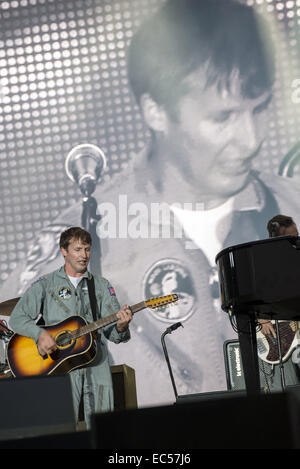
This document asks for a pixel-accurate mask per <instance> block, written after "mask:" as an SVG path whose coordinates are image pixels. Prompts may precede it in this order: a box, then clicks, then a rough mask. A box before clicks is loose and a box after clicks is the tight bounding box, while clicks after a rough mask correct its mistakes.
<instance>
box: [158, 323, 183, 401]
mask: <svg viewBox="0 0 300 469" xmlns="http://www.w3.org/2000/svg"><path fill="white" fill-rule="evenodd" d="M179 325H180V326H182V324H181V323H179ZM182 327H183V326H182ZM173 330H175V329H173ZM171 332H172V326H171V327H168V328H167V330H166V331H165V332H163V334H162V336H161V344H162V348H163V351H164V355H165V359H166V362H167V365H168V369H169V374H170V378H171V381H172V386H173V390H174V394H175V398H176V400H177V397H178V393H177V389H176V385H175V380H174V376H173V372H172V368H171V364H170V360H169V355H168V351H167V347H166V344H165V336H166V335H167V334H171Z"/></svg>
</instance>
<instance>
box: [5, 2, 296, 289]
mask: <svg viewBox="0 0 300 469" xmlns="http://www.w3.org/2000/svg"><path fill="white" fill-rule="evenodd" d="M208 1H209V0H208ZM243 1H246V0H243ZM162 3H163V1H162V0H120V1H117V0H109V1H104V0H66V1H62V0H8V1H2V0H1V2H0V25H1V28H0V81H1V96H0V98H1V99H0V103H1V105H0V110H1V113H0V198H1V199H0V200H1V203H0V217H1V223H0V241H1V244H0V282H2V281H4V280H5V279H6V278H7V277H8V275H9V273H10V272H11V271H12V270H13V269H14V268H15V267H16V265H17V264H18V261H19V260H20V259H21V258H23V257H25V256H26V251H27V250H28V247H29V245H30V242H31V240H32V239H33V237H34V235H35V234H36V233H37V232H38V231H39V230H40V229H41V228H42V227H44V226H46V225H47V224H48V223H49V222H50V221H51V220H53V219H54V218H55V217H56V216H57V215H58V214H59V213H60V212H61V211H62V210H63V209H65V208H66V207H68V206H70V205H72V204H73V203H74V200H78V199H79V198H80V193H79V190H78V188H77V187H76V186H75V185H74V184H73V183H72V182H71V181H70V180H69V179H68V178H67V176H66V174H65V170H64V162H65V158H66V156H67V154H68V152H69V151H70V150H71V149H72V147H73V146H75V145H77V144H79V143H83V142H89V143H94V144H97V145H98V146H100V147H101V148H102V149H103V150H104V152H105V154H106V157H107V162H108V166H107V169H106V174H105V176H104V180H105V179H107V178H109V177H110V176H111V175H112V174H113V173H116V172H120V171H122V170H123V169H125V167H126V164H127V162H128V161H129V160H130V158H131V157H132V155H133V154H134V153H136V152H137V151H139V150H140V149H141V147H142V146H143V144H144V142H145V139H146V138H147V130H146V129H145V127H144V124H143V122H142V120H141V117H140V114H139V112H138V109H137V106H136V104H135V102H134V100H133V97H132V95H131V93H130V90H129V89H128V84H127V74H126V47H127V44H128V42H129V41H130V38H131V36H132V33H133V31H134V30H135V29H136V28H137V27H138V25H139V24H140V22H141V21H142V19H143V18H144V17H146V16H147V15H149V14H151V13H152V12H153V11H154V10H155V9H156V8H157V7H159V6H160V5H161V4H162ZM247 3H249V4H251V5H255V7H256V8H257V9H258V10H259V11H260V12H263V13H264V14H265V15H267V17H268V18H269V20H270V24H271V29H272V35H273V40H274V44H275V46H276V54H277V63H278V67H277V76H278V81H277V83H276V85H275V99H274V101H273V103H272V105H271V113H270V114H271V119H270V121H269V137H268V139H267V141H266V143H265V146H264V148H263V151H262V157H261V158H259V159H257V161H256V166H257V167H258V169H261V170H263V171H267V172H271V173H277V172H278V168H279V165H280V162H281V161H282V159H283V157H284V155H285V154H286V153H287V152H288V151H289V150H290V149H291V148H293V146H294V145H295V144H296V143H297V142H298V141H299V140H300V132H299V130H300V110H299V109H300V102H299V101H300V47H299V30H300V0H295V1H280V2H279V1H276V0H256V1H254V0H249V1H248V2H247ZM298 80H299V82H298ZM298 89H299V91H298ZM298 98H299V100H298ZM299 183H300V179H299Z"/></svg>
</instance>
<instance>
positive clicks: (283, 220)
mask: <svg viewBox="0 0 300 469" xmlns="http://www.w3.org/2000/svg"><path fill="white" fill-rule="evenodd" d="M274 223H278V225H279V226H285V227H286V228H288V227H289V226H292V225H295V222H294V220H293V219H292V217H289V216H287V215H280V214H279V215H275V217H273V218H271V220H269V221H268V224H267V230H268V233H269V236H270V237H271V236H272V234H273V232H274Z"/></svg>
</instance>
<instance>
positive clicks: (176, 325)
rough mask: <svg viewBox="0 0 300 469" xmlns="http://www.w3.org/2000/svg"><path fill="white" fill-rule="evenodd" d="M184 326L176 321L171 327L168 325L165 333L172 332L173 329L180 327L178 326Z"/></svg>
mask: <svg viewBox="0 0 300 469" xmlns="http://www.w3.org/2000/svg"><path fill="white" fill-rule="evenodd" d="M180 326H181V327H183V325H182V324H181V322H176V323H175V324H172V326H170V327H167V329H166V331H165V334H171V333H172V332H173V331H175V330H176V329H178V327H180Z"/></svg>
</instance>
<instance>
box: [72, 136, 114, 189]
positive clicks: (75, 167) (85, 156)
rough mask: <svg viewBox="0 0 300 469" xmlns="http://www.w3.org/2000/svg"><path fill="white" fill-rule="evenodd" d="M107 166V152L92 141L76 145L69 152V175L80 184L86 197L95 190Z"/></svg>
mask: <svg viewBox="0 0 300 469" xmlns="http://www.w3.org/2000/svg"><path fill="white" fill-rule="evenodd" d="M105 168H106V157H105V154H104V153H103V151H102V150H101V149H100V148H99V147H97V146H96V145H92V144H91V143H83V144H81V145H76V147H74V148H72V150H71V151H70V152H69V153H68V155H67V158H66V161H65V170H66V173H67V176H68V177H69V179H71V181H73V182H76V183H77V184H78V186H79V188H80V190H81V192H82V194H83V195H84V196H85V197H89V196H90V195H91V194H92V193H93V192H94V190H95V188H96V184H97V182H98V180H99V179H100V176H101V173H102V171H103V170H104V169H105Z"/></svg>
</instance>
